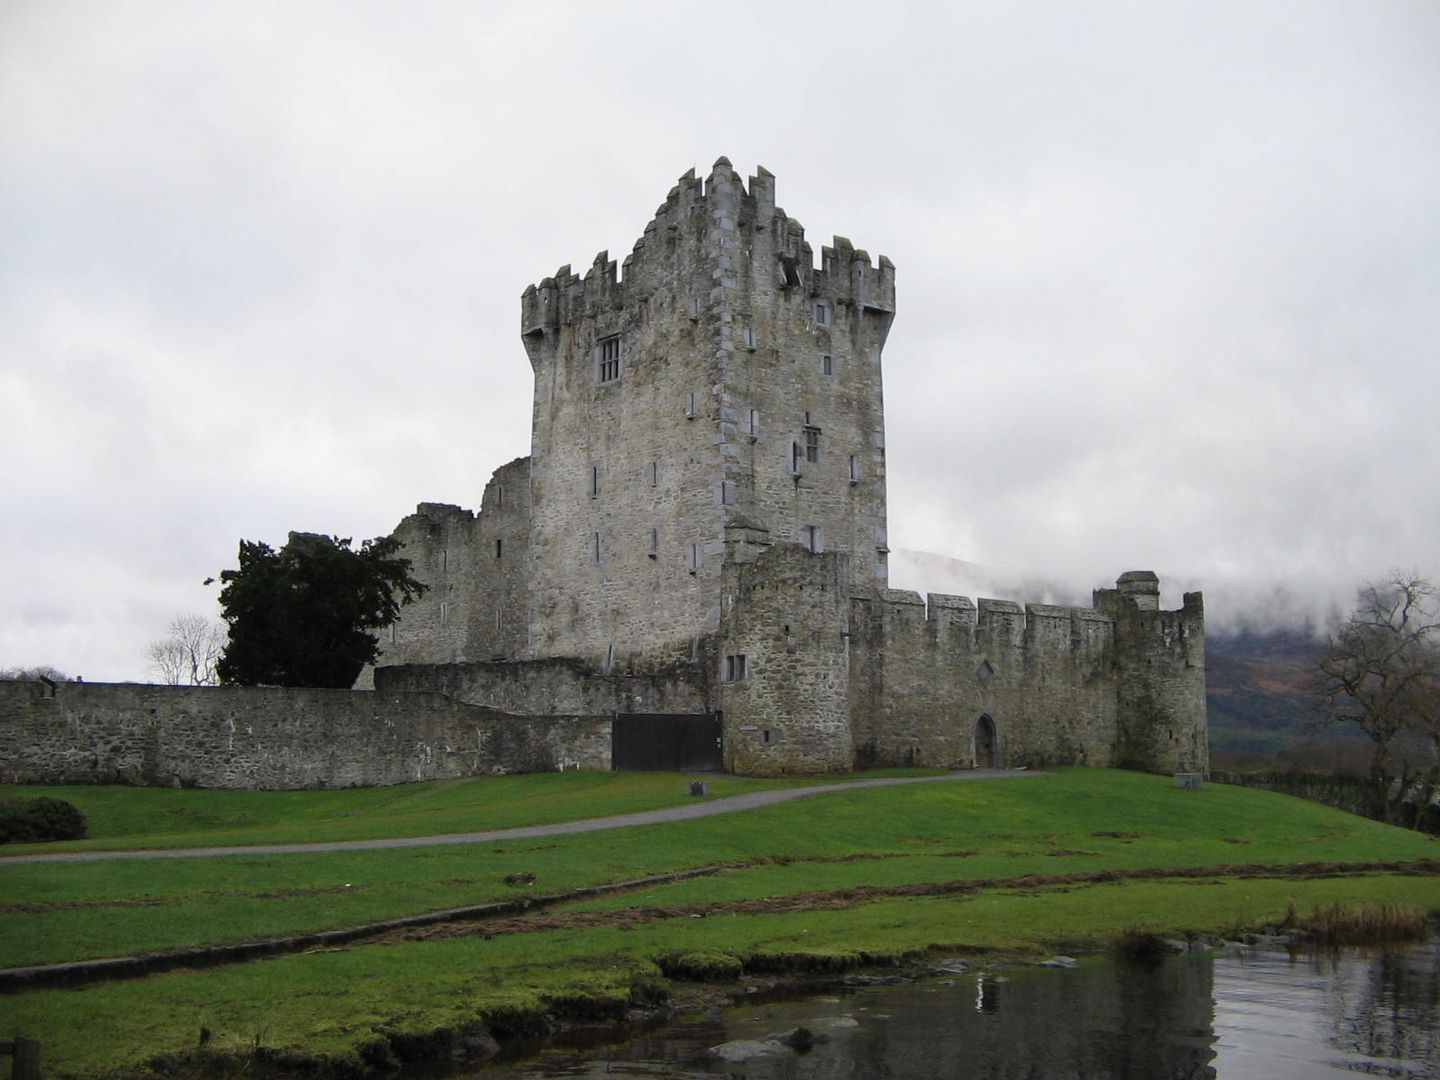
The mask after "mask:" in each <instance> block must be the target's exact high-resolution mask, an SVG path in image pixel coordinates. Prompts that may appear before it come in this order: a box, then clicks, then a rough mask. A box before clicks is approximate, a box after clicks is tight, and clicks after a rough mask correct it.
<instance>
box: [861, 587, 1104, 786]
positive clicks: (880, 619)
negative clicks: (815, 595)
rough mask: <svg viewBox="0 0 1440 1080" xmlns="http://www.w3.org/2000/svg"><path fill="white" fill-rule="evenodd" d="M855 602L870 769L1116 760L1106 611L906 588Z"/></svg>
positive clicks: (865, 757)
mask: <svg viewBox="0 0 1440 1080" xmlns="http://www.w3.org/2000/svg"><path fill="white" fill-rule="evenodd" d="M851 607H852V616H851V626H852V632H851V657H852V660H851V672H852V678H851V695H852V699H853V702H854V714H853V716H852V721H851V723H852V729H853V731H854V738H855V745H856V757H857V761H858V762H859V763H860V764H862V765H926V766H956V767H972V766H976V767H990V766H1014V765H1023V764H1031V765H1046V764H1088V765H1108V764H1111V763H1112V758H1113V751H1114V746H1115V739H1116V721H1115V716H1116V706H1115V688H1114V684H1113V680H1112V677H1111V667H1112V630H1113V628H1112V625H1111V622H1110V620H1109V619H1108V618H1107V617H1105V616H1104V615H1102V614H1101V613H1099V612H1096V611H1091V610H1088V609H1083V608H1058V607H1052V606H1049V605H1042V604H1030V605H1026V606H1024V607H1022V606H1021V605H1019V604H1016V603H1012V602H1009V601H1002V600H988V599H982V600H980V602H979V604H978V605H976V604H974V603H972V602H971V601H970V600H969V599H968V598H966V597H961V596H945V595H937V594H933V593H932V594H930V595H929V596H927V597H926V598H925V599H922V598H921V597H920V595H919V594H918V593H914V592H908V591H898V590H889V591H888V592H887V593H886V594H885V595H884V596H883V597H879V598H871V597H857V598H855V599H854V600H853V601H852V605H851ZM982 717H986V718H988V723H989V724H990V725H991V729H992V730H993V733H994V738H993V741H991V743H990V745H989V746H988V747H987V746H986V745H985V744H984V740H983V738H982V739H980V740H977V730H979V725H980V724H981V718H982ZM987 751H988V752H987Z"/></svg>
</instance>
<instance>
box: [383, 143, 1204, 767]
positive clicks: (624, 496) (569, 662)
mask: <svg viewBox="0 0 1440 1080" xmlns="http://www.w3.org/2000/svg"><path fill="white" fill-rule="evenodd" d="M756 172H757V175H755V176H753V177H750V178H749V182H748V184H746V183H744V182H742V180H741V178H740V176H739V175H737V174H736V172H735V171H734V170H733V169H732V168H731V165H730V162H729V161H728V160H726V159H725V158H721V159H719V160H718V161H717V162H716V163H715V165H714V167H713V168H712V170H711V172H710V174H709V175H708V176H707V177H705V178H703V179H702V178H700V177H697V176H696V175H695V174H694V171H693V170H692V171H690V172H688V173H686V174H685V175H684V176H683V177H681V179H680V182H679V183H678V184H677V185H676V186H675V187H674V188H672V189H671V191H670V192H669V194H668V195H667V196H666V199H665V201H664V203H663V204H661V206H660V207H659V209H658V210H657V211H656V213H655V217H654V220H652V221H651V222H650V224H648V225H647V226H646V227H645V231H644V235H643V236H642V237H641V238H640V240H639V241H637V242H636V244H635V246H634V249H633V250H632V251H631V253H630V254H629V255H628V256H626V257H625V259H624V261H623V263H622V264H620V265H619V266H617V264H616V262H615V261H614V260H612V259H611V258H610V257H609V255H608V253H607V252H601V253H600V254H599V255H597V256H596V257H595V260H594V262H593V263H592V265H591V266H590V268H589V269H588V270H586V271H585V273H584V274H583V275H578V274H575V273H573V272H572V271H571V269H570V267H569V266H564V267H561V268H560V269H559V270H558V271H557V272H556V273H555V275H554V276H553V277H547V278H545V279H543V280H542V281H540V282H539V284H537V285H532V286H530V287H529V288H527V289H526V290H525V292H524V295H523V296H522V298H521V325H520V334H521V340H522V341H523V343H524V346H525V351H526V353H527V355H528V357H529V360H530V365H531V368H532V369H533V371H534V378H535V390H534V401H533V407H532V414H531V452H530V455H529V456H528V457H524V458H520V459H518V460H516V461H513V462H511V463H509V464H508V465H505V466H504V467H502V468H500V469H499V470H497V471H496V472H495V474H494V475H493V477H492V478H491V479H490V482H489V483H488V484H487V485H486V487H485V490H484V495H483V498H482V500H481V504H480V508H479V510H478V511H476V512H472V511H470V510H465V509H461V508H459V507H457V506H451V505H447V504H437V503H422V504H420V506H419V507H418V509H417V511H416V513H415V514H413V515H411V516H409V517H407V518H405V519H404V520H403V521H402V522H400V524H399V526H398V527H397V529H396V531H395V536H396V537H397V538H399V539H400V540H401V542H402V544H403V548H404V554H405V555H406V556H407V557H408V558H410V559H411V562H412V569H413V573H414V574H415V576H416V577H418V578H419V579H421V580H422V581H424V582H426V583H427V584H428V585H429V586H430V589H429V591H428V592H427V593H426V595H425V596H424V597H423V598H422V599H421V600H419V601H417V602H415V603H413V604H411V605H409V606H407V607H406V608H405V609H404V610H403V613H402V618H401V620H400V621H399V622H398V623H396V624H395V625H394V626H392V627H390V628H389V630H388V631H387V632H386V633H385V634H384V635H383V638H382V656H381V659H380V661H379V662H378V663H377V665H376V667H375V668H374V670H373V672H370V671H367V672H366V673H365V674H364V675H362V684H364V685H369V682H370V680H371V679H372V678H373V685H374V687H375V688H376V689H377V690H380V691H396V692H398V691H406V692H414V691H427V692H438V693H441V694H444V695H447V696H448V697H450V698H452V699H454V700H458V701H461V702H468V703H472V704H475V705H480V706H486V707H489V708H492V709H496V710H501V711H504V712H508V713H513V714H521V715H525V716H529V717H536V716H544V715H566V716H581V715H583V716H592V717H593V716H605V717H610V718H612V727H611V764H612V765H614V766H615V767H674V768H723V769H727V770H732V771H736V772H743V773H750V774H776V773H782V772H828V771H837V770H845V769H850V768H852V767H855V766H857V765H859V766H878V765H941V766H950V765H960V766H1005V765H1018V764H1037V765H1040V764H1071V763H1076V764H1090V765H1100V766H1105V765H1114V766H1124V767H1132V768H1139V769H1148V770H1153V771H1162V772H1173V771H1187V772H1188V771H1201V772H1203V771H1204V770H1205V769H1206V767H1207V763H1208V751H1207V744H1206V724H1205V674H1204V650H1205V646H1204V617H1203V607H1202V602H1201V597H1200V595H1199V594H1198V593H1190V594H1186V596H1185V598H1184V604H1183V607H1182V608H1181V609H1180V610H1178V611H1162V610H1160V591H1159V582H1158V580H1157V578H1156V577H1155V575H1154V574H1152V573H1148V572H1130V573H1126V574H1123V575H1122V576H1121V577H1120V578H1119V580H1118V582H1117V584H1116V587H1115V588H1113V589H1101V590H1098V591H1096V593H1095V598H1094V606H1093V608H1061V607H1054V606H1049V605H1041V604H1027V605H1024V606H1023V607H1022V606H1021V605H1019V604H1015V603H1010V602H1005V601H1000V600H985V599H982V600H980V601H979V602H978V604H977V603H972V602H971V601H970V600H969V599H967V598H965V597H959V596H946V595H937V594H930V595H928V596H925V597H923V598H922V597H921V596H920V595H919V594H917V593H913V592H906V591H898V590H892V589H890V588H888V567H887V555H888V550H889V549H888V536H887V531H886V489H885V477H886V461H885V419H884V395H883V386H882V378H881V369H882V354H883V350H884V346H885V340H886V336H887V334H888V332H889V329H890V324H891V322H892V320H893V319H894V317H895V267H894V266H893V265H892V264H891V262H890V260H888V259H887V258H885V257H884V256H883V255H882V256H880V257H879V258H878V259H872V258H871V257H870V255H869V254H867V253H866V252H865V251H863V250H861V249H858V248H856V247H854V246H853V245H852V244H851V243H850V242H849V241H848V240H846V239H844V238H843V237H838V236H837V237H835V239H834V241H833V243H832V244H831V245H829V246H824V247H822V248H821V253H820V262H819V265H818V266H817V265H815V264H814V253H813V250H812V248H811V247H810V245H809V244H808V243H807V242H806V240H805V233H804V230H803V229H802V228H801V226H800V224H799V223H798V222H796V221H795V220H794V219H792V218H790V217H788V216H787V215H786V214H785V212H784V211H783V210H781V209H780V208H778V207H777V206H776V204H775V178H774V177H773V176H772V175H771V174H770V173H769V172H767V171H766V170H764V169H763V168H761V169H757V170H756Z"/></svg>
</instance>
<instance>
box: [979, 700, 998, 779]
mask: <svg viewBox="0 0 1440 1080" xmlns="http://www.w3.org/2000/svg"><path fill="white" fill-rule="evenodd" d="M999 750H1000V747H999V740H998V739H997V738H996V736H995V721H994V720H991V719H990V714H989V713H982V714H981V715H980V719H979V720H976V721H975V768H977V769H996V768H999V767H1000V753H999Z"/></svg>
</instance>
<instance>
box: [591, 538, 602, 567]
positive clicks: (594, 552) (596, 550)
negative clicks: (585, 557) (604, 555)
mask: <svg viewBox="0 0 1440 1080" xmlns="http://www.w3.org/2000/svg"><path fill="white" fill-rule="evenodd" d="M590 555H591V557H592V558H593V559H594V560H595V564H596V565H597V566H598V565H599V564H600V534H599V533H598V532H596V533H591V534H590Z"/></svg>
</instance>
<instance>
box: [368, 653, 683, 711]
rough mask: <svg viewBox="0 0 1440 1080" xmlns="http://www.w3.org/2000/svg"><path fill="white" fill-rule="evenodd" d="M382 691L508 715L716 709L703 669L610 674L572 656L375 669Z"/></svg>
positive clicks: (615, 672)
mask: <svg viewBox="0 0 1440 1080" xmlns="http://www.w3.org/2000/svg"><path fill="white" fill-rule="evenodd" d="M375 679H376V686H377V688H378V689H380V690H386V691H405V692H434V693H441V694H445V695H446V696H447V697H450V698H453V699H455V700H456V701H464V702H469V703H471V704H475V705H485V706H488V707H490V708H492V709H499V710H501V711H503V712H507V713H515V714H521V715H545V714H549V713H561V714H566V715H579V716H614V715H615V714H616V713H704V712H709V711H710V706H709V702H708V687H707V681H706V680H705V679H704V678H703V675H702V668H701V665H700V664H699V663H695V664H690V663H683V664H674V665H671V666H670V668H668V669H666V670H661V671H644V672H634V673H632V672H628V671H613V672H611V673H610V674H608V675H606V674H603V673H601V672H597V671H595V670H594V669H593V668H591V667H589V666H588V665H586V664H584V663H582V662H581V661H579V660H574V659H571V658H566V657H554V658H551V659H546V660H526V661H515V662H499V661H496V662H491V663H472V664H406V665H402V666H399V667H384V668H378V669H376V673H375Z"/></svg>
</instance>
